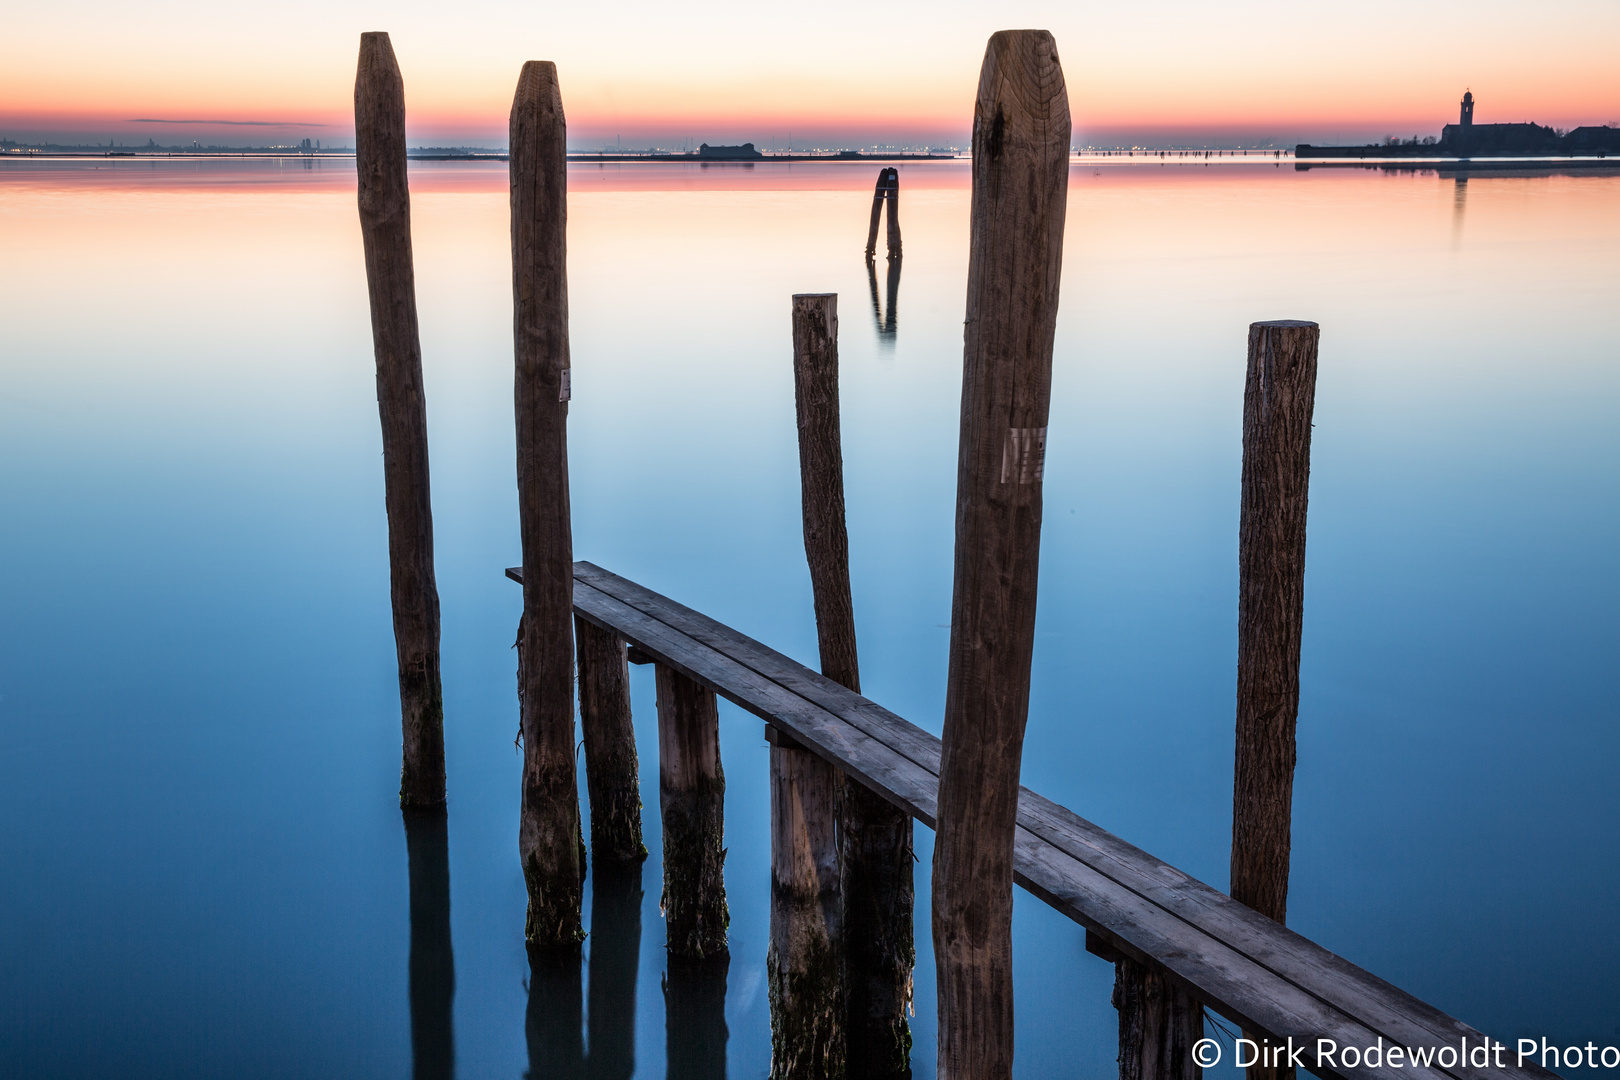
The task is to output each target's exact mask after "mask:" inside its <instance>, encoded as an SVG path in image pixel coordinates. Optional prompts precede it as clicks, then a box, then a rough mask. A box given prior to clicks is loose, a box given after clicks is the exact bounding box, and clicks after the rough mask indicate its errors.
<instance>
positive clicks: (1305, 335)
mask: <svg viewBox="0 0 1620 1080" xmlns="http://www.w3.org/2000/svg"><path fill="white" fill-rule="evenodd" d="M1319 336H1320V330H1319V329H1318V327H1317V325H1316V324H1315V323H1312V322H1295V321H1292V320H1284V321H1279V322H1258V323H1253V324H1251V325H1250V327H1249V371H1248V378H1247V380H1246V381H1245V384H1244V389H1243V494H1242V509H1241V515H1240V521H1239V525H1238V677H1237V755H1236V756H1237V761H1236V768H1235V779H1234V783H1233V793H1232V897H1233V899H1235V900H1238V901H1241V902H1242V903H1244V904H1247V905H1248V906H1249V907H1251V908H1253V909H1254V910H1255V911H1258V912H1259V913H1260V914H1262V915H1265V916H1267V917H1268V918H1271V919H1275V920H1276V921H1278V922H1286V921H1287V914H1288V857H1289V848H1290V845H1291V842H1292V841H1291V830H1292V818H1293V801H1294V724H1295V721H1296V719H1297V718H1298V716H1299V650H1300V637H1301V633H1302V631H1303V629H1304V622H1305V511H1306V503H1307V501H1308V498H1307V497H1308V495H1309V489H1310V476H1311V414H1312V411H1313V409H1314V406H1315V403H1316V346H1317V340H1318V338H1319ZM1257 1041H1258V1040H1257ZM1278 1075H1279V1071H1278V1070H1276V1069H1266V1068H1261V1067H1254V1068H1251V1069H1250V1070H1249V1076H1250V1078H1251V1080H1262V1078H1265V1080H1269V1078H1271V1077H1275V1076H1278Z"/></svg>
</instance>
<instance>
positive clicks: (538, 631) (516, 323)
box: [511, 60, 585, 948]
mask: <svg viewBox="0 0 1620 1080" xmlns="http://www.w3.org/2000/svg"><path fill="white" fill-rule="evenodd" d="M511 145H512V150H511V198H512V308H513V310H512V327H513V337H514V345H515V354H516V364H517V370H516V393H515V397H516V408H517V482H518V529H519V534H520V537H521V539H522V543H523V625H522V632H521V635H520V637H519V644H518V649H519V654H520V655H519V662H518V671H519V678H520V687H519V707H520V711H521V731H522V734H523V793H522V807H521V813H520V819H519V825H518V851H519V856H520V858H521V860H522V863H523V878H524V882H525V883H526V884H527V886H528V892H529V913H528V920H527V925H526V927H525V931H524V933H525V936H526V938H527V939H528V942H529V944H530V945H531V946H533V947H537V948H552V947H558V946H563V945H571V944H573V943H575V942H578V941H579V940H580V938H581V937H582V936H583V935H582V932H581V930H580V922H579V908H580V899H581V893H582V891H583V881H584V869H585V867H584V857H585V855H584V843H583V841H582V838H581V834H580V821H579V797H578V794H577V792H576V790H575V783H576V778H575V772H574V635H573V592H574V551H573V548H574V543H573V534H572V531H571V527H570V523H569V508H568V398H569V356H568V265H567V224H568V222H567V217H568V190H567V185H568V176H567V168H568V163H567V156H566V152H567V127H566V122H565V120H564V118H563V108H562V93H561V91H560V89H559V88H558V85H557V68H556V65H555V64H552V63H550V62H549V61H539V60H531V61H529V62H528V63H526V64H524V65H523V71H522V74H521V75H520V76H519V78H518V85H517V93H516V95H515V96H514V97H513V100H512V117H511Z"/></svg>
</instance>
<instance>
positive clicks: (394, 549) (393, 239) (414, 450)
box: [354, 33, 444, 810]
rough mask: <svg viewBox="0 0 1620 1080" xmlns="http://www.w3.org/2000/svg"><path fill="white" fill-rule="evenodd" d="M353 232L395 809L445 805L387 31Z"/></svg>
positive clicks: (367, 86) (424, 449)
mask: <svg viewBox="0 0 1620 1080" xmlns="http://www.w3.org/2000/svg"><path fill="white" fill-rule="evenodd" d="M354 149H355V167H356V169H357V170H358V172H359V181H360V183H359V187H360V236H361V239H362V241H363V242H364V244H365V252H366V285H367V286H368V289H369V291H370V294H371V338H372V345H373V348H374V350H375V352H376V355H377V410H378V412H379V413H380V414H381V417H382V444H383V485H384V492H385V501H386V505H387V509H388V567H389V581H390V588H389V592H390V595H391V597H392V600H393V607H394V647H395V650H396V652H397V653H398V656H399V709H400V724H401V727H402V729H403V736H404V753H403V755H402V757H403V760H402V762H401V765H400V776H399V804H400V806H402V807H404V808H405V809H407V810H442V809H443V808H444V696H443V692H442V690H441V688H440V683H439V589H438V585H437V584H436V583H435V582H434V578H433V504H432V498H431V493H430V490H429V486H428V437H427V398H426V395H425V393H424V391H423V388H422V346H421V341H420V338H419V335H418V333H417V325H416V272H415V268H414V267H413V265H412V261H411V195H410V188H409V185H408V184H407V181H406V177H405V83H404V80H403V79H402V78H401V77H400V74H399V64H398V62H397V61H396V60H395V59H394V47H393V45H392V44H390V43H389V40H388V35H387V34H383V33H368V34H361V35H360V63H359V70H358V72H357V74H356V76H355V80H354Z"/></svg>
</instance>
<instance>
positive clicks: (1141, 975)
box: [1113, 957, 1204, 1080]
mask: <svg viewBox="0 0 1620 1080" xmlns="http://www.w3.org/2000/svg"><path fill="white" fill-rule="evenodd" d="M1113 1003H1114V1008H1116V1009H1118V1010H1119V1080H1200V1077H1202V1076H1203V1075H1204V1070H1203V1069H1202V1068H1200V1067H1199V1065H1198V1062H1197V1060H1196V1059H1195V1058H1194V1057H1193V1047H1194V1046H1195V1045H1197V1043H1198V1040H1199V1039H1202V1038H1203V1037H1204V1008H1203V1006H1202V1005H1200V1004H1198V1002H1197V1001H1195V1000H1194V999H1193V998H1192V997H1191V996H1190V995H1189V994H1188V993H1187V992H1186V991H1185V990H1183V989H1181V987H1179V986H1177V985H1176V984H1175V983H1174V982H1172V981H1171V979H1170V977H1169V976H1168V975H1166V974H1165V973H1164V970H1163V969H1162V968H1158V967H1154V966H1151V965H1147V964H1139V963H1137V962H1136V961H1135V960H1131V959H1128V958H1124V957H1121V958H1120V959H1119V960H1118V962H1117V963H1116V964H1115V967H1114V996H1113Z"/></svg>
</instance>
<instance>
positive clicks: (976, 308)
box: [933, 30, 1069, 1080]
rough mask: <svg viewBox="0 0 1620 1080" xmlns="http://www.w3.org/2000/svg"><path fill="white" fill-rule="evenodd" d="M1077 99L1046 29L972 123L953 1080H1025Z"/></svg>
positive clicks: (951, 988)
mask: <svg viewBox="0 0 1620 1080" xmlns="http://www.w3.org/2000/svg"><path fill="white" fill-rule="evenodd" d="M1068 174H1069V103H1068V95H1067V92H1066V90H1065V88H1064V80H1063V71H1062V68H1061V66H1060V64H1059V61H1058V55H1057V46H1056V43H1055V42H1054V41H1053V40H1052V35H1051V34H1049V33H1048V32H1046V31H1044V30H1003V31H1000V32H998V33H996V34H995V35H993V36H992V37H991V38H990V43H989V46H988V48H987V49H986V51H985V58H984V67H983V70H982V72H981V74H980V79H979V91H978V100H977V102H976V104H975V107H974V116H973V200H972V214H971V240H970V245H969V252H970V254H969V262H968V294H967V326H966V333H965V339H966V340H965V347H964V350H963V377H962V429H961V445H960V451H959V458H958V468H957V495H956V567H955V573H954V579H953V586H952V598H951V642H950V674H949V680H948V682H947V685H946V700H945V731H944V740H943V748H942V756H941V761H940V781H939V825H938V836H937V839H936V842H935V848H934V871H933V893H934V910H933V931H934V953H935V957H936V964H937V970H938V993H939V1069H938V1075H939V1077H940V1080H1007V1078H1009V1077H1010V1076H1011V1075H1012V1058H1013V985H1012V887H1013V835H1014V827H1015V822H1016V818H1017V812H1018V778H1019V769H1020V764H1021V757H1022V753H1023V742H1024V724H1025V721H1026V719H1027V718H1028V712H1029V680H1030V663H1031V659H1032V656H1033V652H1034V640H1035V594H1036V581H1037V576H1038V559H1039V555H1040V533H1041V480H1042V472H1043V466H1044V462H1045V453H1046V425H1047V412H1048V406H1049V404H1050V399H1051V382H1052V339H1053V333H1054V329H1055V325H1056V320H1057V306H1058V279H1059V275H1060V272H1061V270H1062V260H1063V221H1064V210H1065V197H1066V194H1067V187H1068Z"/></svg>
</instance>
